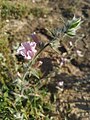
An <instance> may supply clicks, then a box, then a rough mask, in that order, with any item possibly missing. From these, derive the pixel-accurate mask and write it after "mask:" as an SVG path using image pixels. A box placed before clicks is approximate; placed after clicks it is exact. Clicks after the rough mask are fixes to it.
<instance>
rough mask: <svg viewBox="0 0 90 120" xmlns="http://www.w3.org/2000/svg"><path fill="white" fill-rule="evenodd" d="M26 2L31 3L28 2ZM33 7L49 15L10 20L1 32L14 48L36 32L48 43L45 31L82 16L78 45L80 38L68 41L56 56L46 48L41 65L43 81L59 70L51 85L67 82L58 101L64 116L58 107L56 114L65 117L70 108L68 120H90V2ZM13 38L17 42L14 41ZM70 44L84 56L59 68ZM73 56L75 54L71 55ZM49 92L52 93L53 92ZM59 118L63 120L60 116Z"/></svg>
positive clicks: (58, 0)
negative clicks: (44, 29)
mask: <svg viewBox="0 0 90 120" xmlns="http://www.w3.org/2000/svg"><path fill="white" fill-rule="evenodd" d="M24 2H28V0H27V1H24ZM32 4H33V6H38V7H42V8H46V9H47V11H49V12H48V14H45V15H43V16H40V17H38V18H37V17H35V16H34V17H33V16H28V17H27V18H23V19H22V20H15V19H13V20H10V21H9V22H8V23H7V24H6V25H5V26H4V27H3V28H2V31H3V32H7V33H9V35H10V36H12V37H10V46H11V49H12V46H13V45H15V43H17V42H19V43H20V42H22V41H27V40H28V39H29V36H30V34H31V33H33V32H34V31H36V32H37V35H38V37H39V38H40V40H42V41H43V42H46V41H49V38H48V37H47V35H45V33H44V34H43V31H40V30H41V29H42V28H48V29H50V30H52V29H53V28H55V27H58V26H62V25H63V22H62V19H61V18H63V19H64V20H65V21H67V20H68V19H71V18H72V17H73V16H74V15H75V16H76V17H81V19H82V20H83V23H82V25H81V28H80V31H78V33H77V34H78V35H79V40H78V41H77V43H75V41H76V39H77V37H75V38H74V39H70V38H67V39H65V40H64V41H63V42H62V44H63V46H64V48H65V49H66V51H64V48H63V49H62V50H61V51H60V55H57V54H56V53H55V52H54V51H52V49H51V48H47V49H46V50H45V52H44V53H43V54H42V56H41V58H40V59H41V61H43V65H42V66H41V70H42V72H43V73H44V75H43V79H45V78H44V77H45V76H47V75H48V74H49V73H53V71H54V72H55V69H56V68H57V69H58V72H57V74H55V76H54V77H53V75H52V78H50V79H52V82H51V83H53V84H54V85H56V86H57V84H58V83H59V82H60V81H63V82H64V85H63V88H60V90H59V91H58V100H56V104H59V106H60V108H59V109H61V111H62V114H61V113H60V112H59V111H58V107H57V113H59V114H61V115H62V116H63V115H64V114H65V115H66V113H65V112H66V111H68V109H69V107H70V110H71V112H69V111H68V119H69V120H90V0H78V1H77V0H49V1H48V0H46V1H41V0H36V1H35V2H34V3H32ZM13 38H14V42H13V41H12V39H13ZM70 41H72V43H73V44H74V45H75V49H77V50H80V51H81V52H82V54H83V57H80V56H76V57H75V58H73V59H72V60H71V61H70V62H66V63H65V64H64V65H63V66H62V67H60V59H61V55H62V54H63V53H68V51H69V49H70V46H69V42H70ZM75 49H74V50H75ZM72 54H73V51H72V52H71V53H70V55H72ZM58 66H59V67H58ZM56 71H57V70H56ZM48 85H49V87H48V89H49V90H50V89H51V88H50V87H52V89H54V88H55V87H56V86H54V87H53V85H52V86H50V83H48ZM50 92H51V93H53V92H52V90H50ZM58 101H59V102H58ZM58 119H60V118H59V117H58Z"/></svg>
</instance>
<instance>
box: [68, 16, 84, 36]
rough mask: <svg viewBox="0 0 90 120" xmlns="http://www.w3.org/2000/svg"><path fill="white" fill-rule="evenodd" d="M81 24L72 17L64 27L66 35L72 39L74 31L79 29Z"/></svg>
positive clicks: (77, 19)
mask: <svg viewBox="0 0 90 120" xmlns="http://www.w3.org/2000/svg"><path fill="white" fill-rule="evenodd" d="M81 23H82V21H81V18H76V17H73V19H72V20H71V21H68V23H67V25H66V34H67V35H68V36H70V37H74V36H75V35H76V30H78V29H79V28H80V25H81Z"/></svg>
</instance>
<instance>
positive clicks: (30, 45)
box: [17, 42, 37, 60]
mask: <svg viewBox="0 0 90 120" xmlns="http://www.w3.org/2000/svg"><path fill="white" fill-rule="evenodd" d="M35 48H36V43H35V42H23V43H21V46H20V47H19V48H18V50H17V54H20V55H22V56H23V57H24V58H25V59H27V60H29V59H32V58H33V57H34V56H35V54H36V52H37V50H36V49H35Z"/></svg>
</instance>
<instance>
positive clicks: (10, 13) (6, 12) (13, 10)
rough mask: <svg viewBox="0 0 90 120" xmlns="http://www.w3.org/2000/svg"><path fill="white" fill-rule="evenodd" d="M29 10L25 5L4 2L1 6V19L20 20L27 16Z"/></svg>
mask: <svg viewBox="0 0 90 120" xmlns="http://www.w3.org/2000/svg"><path fill="white" fill-rule="evenodd" d="M26 12H27V9H26V6H25V5H23V4H15V3H14V4H11V3H10V2H9V1H4V2H2V4H1V18H2V19H10V18H15V19H19V18H22V17H23V16H25V15H26Z"/></svg>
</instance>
